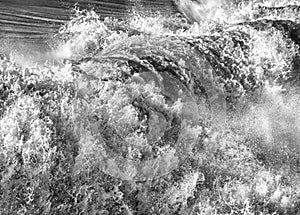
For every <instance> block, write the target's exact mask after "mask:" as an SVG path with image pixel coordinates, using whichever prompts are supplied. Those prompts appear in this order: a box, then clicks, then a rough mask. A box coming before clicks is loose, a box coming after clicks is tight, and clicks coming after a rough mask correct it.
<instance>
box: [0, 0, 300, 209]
mask: <svg viewBox="0 0 300 215" xmlns="http://www.w3.org/2000/svg"><path fill="white" fill-rule="evenodd" d="M272 2H273V3H272ZM175 3H176V4H177V7H178V9H179V11H181V13H182V14H183V15H184V17H183V16H182V15H162V14H152V15H151V14H147V15H143V14H142V13H139V12H136V13H135V14H134V15H133V16H131V17H128V18H127V19H123V20H117V19H113V18H105V19H102V17H101V16H100V15H99V14H96V13H95V12H94V11H81V10H76V13H75V16H74V17H73V18H72V19H71V20H70V21H69V22H68V23H67V24H66V25H64V26H62V27H61V28H60V30H59V32H58V33H57V35H56V37H55V39H56V41H59V42H58V43H57V44H56V47H55V48H54V49H53V50H52V51H51V53H50V57H49V59H50V58H51V59H55V61H57V62H59V64H51V63H48V64H46V65H40V66H39V67H33V68H27V69H23V68H21V67H18V66H17V65H16V64H15V63H14V62H12V61H10V60H8V59H2V60H1V67H0V71H1V74H2V76H1V78H2V79H1V80H2V82H3V83H2V85H1V87H0V92H1V102H0V107H1V109H0V110H1V112H0V113H1V120H0V131H1V132H0V134H1V139H0V140H1V142H0V144H1V146H3V151H2V152H3V153H2V154H3V156H2V154H0V155H1V156H2V157H0V158H1V159H2V158H3V159H2V160H3V166H4V168H6V169H7V171H6V172H5V173H3V175H4V177H3V178H2V179H1V183H3V184H5V185H7V184H9V183H10V182H9V179H10V178H11V177H13V175H14V174H15V173H16V172H17V171H23V174H24V175H29V176H28V177H27V178H26V179H24V180H25V181H26V180H27V181H29V182H30V183H28V184H31V183H32V184H33V185H32V189H33V190H37V189H38V187H39V186H40V184H42V182H43V183H45V184H47V183H49V181H51V180H50V179H48V178H49V177H50V178H51V177H52V178H53V179H52V180H54V181H55V180H56V178H55V177H57V181H58V182H59V183H62V184H63V185H64V186H65V187H64V188H63V189H65V190H68V189H70V190H68V192H67V193H69V195H70V196H72V197H70V199H71V200H68V199H67V198H66V199H65V200H64V201H65V202H66V203H65V204H66V205H67V204H69V205H67V206H65V208H63V209H62V206H61V205H60V204H59V203H58V202H57V201H56V199H58V198H62V197H61V193H60V191H59V190H55V188H53V187H55V186H54V185H53V184H51V186H50V185H49V188H47V190H46V191H45V192H48V193H51V194H49V196H56V197H55V198H53V199H51V198H50V197H49V196H48V197H45V198H44V197H37V196H36V197H35V198H40V199H39V202H44V203H45V204H46V203H47V202H48V203H47V204H48V205H50V206H49V210H52V211H51V212H52V213H53V214H54V213H55V212H57V211H59V210H65V211H67V212H66V214H76V213H79V212H78V211H89V210H90V211H91V210H93V211H94V212H95V211H96V210H98V209H96V208H97V207H99V208H106V209H105V210H109V213H114V212H111V211H110V210H113V209H111V208H110V209H109V208H108V206H107V207H106V206H103V205H100V203H99V202H101V204H102V203H103V202H106V201H108V200H109V199H110V196H113V198H114V200H115V199H118V200H115V201H119V202H122V204H124V205H126V204H129V203H128V202H130V205H129V206H128V205H126V207H125V206H124V207H123V209H124V208H127V209H126V210H128V211H129V212H130V213H132V212H131V211H134V210H140V211H142V210H145V214H151V213H154V212H153V211H151V210H154V209H153V208H152V207H151V208H150V207H148V206H145V205H144V204H142V203H139V204H142V206H141V205H138V206H136V205H137V204H134V203H132V201H134V200H132V196H131V195H135V194H133V192H132V193H131V192H128V190H131V189H133V190H135V191H136V192H137V193H139V194H138V195H137V196H134V198H133V199H135V198H141V199H143V201H141V202H150V203H151V204H150V203H149V205H152V204H157V205H156V206H157V207H160V206H159V203H160V202H164V203H165V204H166V205H168V209H166V210H169V211H171V212H169V214H172V213H173V212H174V213H175V211H177V212H176V213H179V214H184V213H186V211H189V210H190V209H189V208H190V206H191V207H192V208H193V209H192V210H195V211H196V210H197V209H196V208H197V207H196V205H197V204H198V203H193V201H195V202H197V201H198V202H199V204H198V206H199V205H200V204H201V205H202V206H201V207H203V208H205V210H204V209H203V211H206V212H207V213H208V211H213V210H215V211H214V212H215V214H218V213H217V212H220V211H222V210H224V211H225V209H224V208H231V209H228V210H236V211H235V212H233V211H231V212H232V213H237V214H243V213H244V212H245V211H246V210H248V214H251V213H252V212H253V211H255V210H257V211H260V210H261V211H263V209H261V208H259V207H260V205H264V207H270V210H275V211H277V210H279V211H280V210H282V211H283V212H286V213H288V212H291V211H292V210H296V207H297V204H298V203H297V201H298V200H297V197H296V196H297V195H299V193H297V191H293V190H292V188H295V187H297V184H296V183H295V184H293V183H294V182H293V183H292V182H291V181H293V180H294V179H295V178H296V177H298V173H297V171H298V169H297V168H298V163H299V150H298V142H299V139H300V138H299V135H298V133H299V123H298V121H299V120H298V118H299V116H298V114H297V113H298V112H299V102H298V98H299V95H298V90H299V89H298V88H299V87H298V83H299V76H298V73H297V71H298V70H297V68H296V64H295V59H297V55H298V52H299V47H298V45H299V44H298V45H297V43H298V40H297V32H298V30H299V26H298V25H299V22H298V18H297V16H298V15H297V14H295V12H293V11H294V9H295V8H296V9H297V8H298V7H299V5H297V4H296V3H295V4H294V5H292V4H293V2H291V1H289V2H287V3H284V4H283V3H282V2H281V3H280V4H277V3H278V2H276V1H260V2H258V1H255V2H254V1H245V2H242V3H236V2H224V1H190V0H176V1H175ZM274 5H275V6H276V7H273V6H274ZM291 5H292V6H291ZM291 8H292V9H291ZM293 13H294V15H293ZM292 18H293V19H292ZM290 26H292V27H290ZM23 66H24V65H23ZM18 116H20V117H19V119H18ZM21 116H22V117H21ZM7 122H9V123H7ZM14 143H16V144H17V146H16V147H14ZM37 143H38V145H40V146H41V147H40V148H39V147H37ZM20 169H21V170H20ZM40 169H42V170H40ZM29 170H30V171H29ZM284 174H286V175H288V176H289V177H290V178H291V179H290V181H289V182H290V184H289V185H287V183H285V184H284V182H281V179H280V178H281V177H279V176H280V175H284ZM49 175H50V176H49ZM277 176H278V177H277ZM36 177H38V178H39V182H38V183H33V182H34V179H35V178H36ZM65 178H68V180H67V181H68V182H67V181H66V180H65ZM282 180H283V179H282ZM69 181H71V182H72V183H69ZM39 183H40V184H39ZM105 183H108V184H109V185H107V184H105ZM118 183H124V184H123V185H124V186H125V187H126V186H133V187H130V189H129V188H128V187H127V188H126V189H128V190H127V191H126V190H125V191H124V187H121V186H119V185H118ZM152 183H153V184H152ZM164 183H165V184H164ZM111 184H114V185H113V186H114V189H117V190H118V189H120V190H118V191H116V192H115V191H113V192H111V193H110V191H106V190H109V189H111V188H109V189H108V188H107V187H105V186H108V187H109V186H110V185H111ZM128 184H129V185H128ZM140 184H142V185H140ZM156 185H157V186H158V187H159V189H158V188H157V187H155V186H156ZM20 186H21V185H20ZM139 186H142V187H143V189H146V188H145V187H146V186H153V187H152V188H153V189H152V188H151V189H149V190H147V191H144V190H143V189H140V187H139ZM284 186H285V187H284ZM11 187H13V186H11ZM154 187H155V188H154ZM244 188H245V189H244ZM12 189H13V188H12ZM45 189H46V188H45ZM122 189H123V190H122ZM103 190H105V191H103ZM157 190H159V191H157ZM26 192H27V191H26ZM28 192H29V191H28ZM122 192H124V193H125V194H126V195H125V196H122V195H123V194H124V193H123V194H120V193H122ZM143 192H145V193H146V192H148V193H146V194H142V193H143ZM74 193H75V194H74ZM99 193H100V194H99ZM278 193H279V194H278ZM229 194H230V195H231V196H229ZM28 195H29V194H28ZM140 195H141V196H142V197H140ZM143 195H146V196H147V195H149V196H151V195H153V198H154V199H155V202H152V200H151V199H147V198H144V197H143ZM202 195H204V196H205V197H206V198H207V199H209V201H208V202H206V200H203V199H201V196H202ZM41 196H42V195H41ZM220 196H221V197H220ZM290 197H291V198H292V197H293V198H294V199H295V200H293V201H292V200H287V199H289V198H290ZM92 198H97V199H98V200H99V201H98V200H97V201H92V200H91V199H92ZM123 198H124V199H125V200H124V199H123ZM193 198H195V199H194V200H191V199H193ZM49 199H50V200H49ZM216 199H217V200H216ZM28 201H30V200H28ZM49 201H51V202H50V203H49ZM60 201H62V200H60ZM153 201H154V200H153ZM210 201H211V202H213V204H211V205H209V206H207V205H206V206H205V204H210V203H209V202H210ZM223 201H224V202H223ZM74 202H76V203H78V202H80V203H78V204H75V203H74ZM91 202H93V203H91ZM98 203H99V205H97V206H95V205H93V204H98ZM3 204H4V203H3ZM32 204H33V203H32ZM74 204H75V205H74ZM103 204H104V203H103ZM274 204H275V205H277V206H276V207H274V208H275V209H274V208H272V205H274ZM178 205H180V206H178ZM213 205H219V206H220V208H217V209H216V208H215V209H214V207H215V206H213ZM144 206H145V207H144ZM24 207H25V206H24ZM131 207H132V208H134V209H131ZM135 207H136V208H135ZM25 208H26V207H25ZM50 208H51V209H50ZM70 208H72V209H70ZM73 208H75V209H74V210H73ZM141 208H143V209H141ZM198 208H199V207H198ZM232 208H233V209H232ZM27 210H31V209H27ZM45 210H46V209H45ZM47 210H48V209H47ZM72 210H73V211H72ZM99 210H100V209H99ZM101 210H102V209H101ZM103 210H104V209H103ZM120 210H121V209H120ZM74 211H75V212H74ZM224 211H223V212H224ZM129 212H128V213H129ZM206 212H205V213H206ZM227 212H228V211H227ZM49 213H50V212H49ZM95 213H96V212H95ZM101 213H102V212H101ZM130 213H129V214H130ZM141 213H142V212H141ZM211 213H213V212H211ZM224 213H225V212H224ZM224 213H223V214H224ZM228 213H229V212H228ZM245 213H246V212H245ZM219 214H222V213H221V212H220V213H219Z"/></svg>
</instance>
